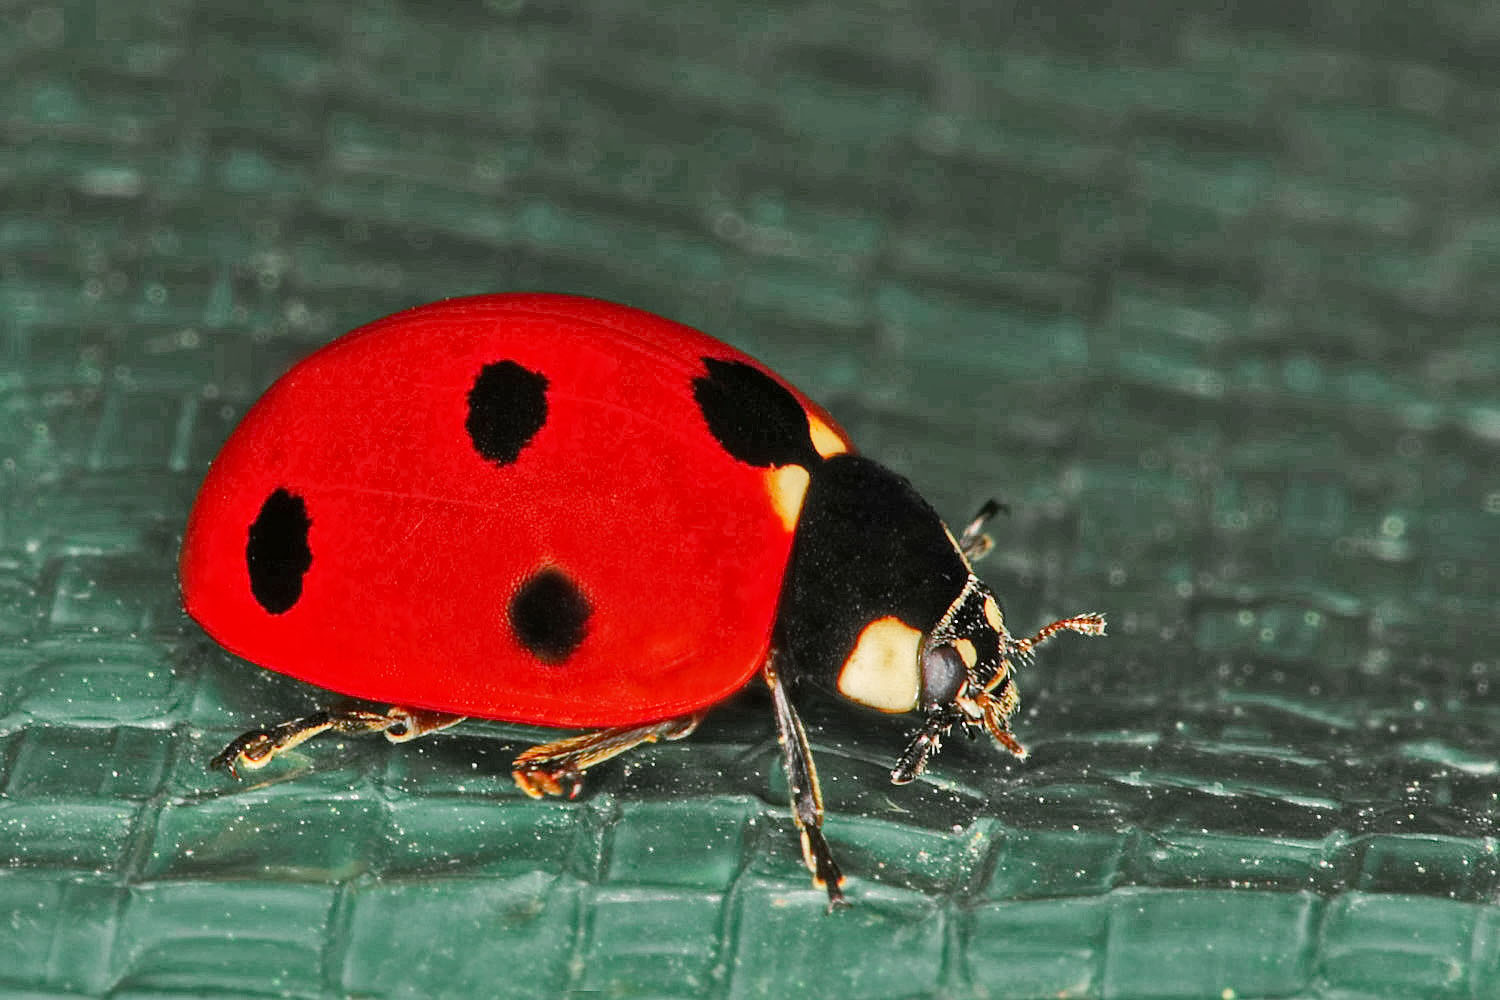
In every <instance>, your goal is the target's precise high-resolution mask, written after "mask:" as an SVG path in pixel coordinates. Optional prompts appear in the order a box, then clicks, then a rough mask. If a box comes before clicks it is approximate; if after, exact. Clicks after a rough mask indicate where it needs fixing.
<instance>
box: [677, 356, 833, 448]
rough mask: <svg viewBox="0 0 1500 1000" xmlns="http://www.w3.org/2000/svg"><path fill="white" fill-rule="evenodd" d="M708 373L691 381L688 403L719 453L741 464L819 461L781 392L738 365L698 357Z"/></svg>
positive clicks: (797, 411)
mask: <svg viewBox="0 0 1500 1000" xmlns="http://www.w3.org/2000/svg"><path fill="white" fill-rule="evenodd" d="M703 365H704V367H705V368H706V369H707V370H708V374H706V375H699V376H698V377H697V378H695V379H693V399H695V400H697V402H698V409H699V410H700V411H701V412H702V413H703V419H704V420H705V421H706V422H707V423H708V430H709V433H711V434H712V435H713V436H714V440H716V441H718V442H719V444H721V445H723V446H724V450H725V451H727V452H729V454H731V455H733V456H734V457H735V458H736V459H738V460H739V461H741V462H744V463H745V464H747V465H754V466H759V467H762V468H764V467H766V466H772V465H801V466H803V467H805V468H808V469H811V468H812V467H813V466H815V465H817V464H818V462H819V461H821V457H820V456H819V455H818V450H817V449H816V448H814V447H813V443H812V430H811V428H810V427H809V426H808V423H807V412H806V411H805V410H803V409H802V404H801V403H799V402H797V397H796V396H793V395H792V394H791V393H790V392H788V391H787V389H786V387H785V386H783V385H782V384H781V383H780V382H777V381H776V380H775V379H773V378H772V377H771V376H769V375H767V374H766V373H765V372H763V371H761V370H760V369H759V368H756V367H755V366H753V365H747V364H745V363H744V362H743V361H719V360H717V359H715V358H704V359H703Z"/></svg>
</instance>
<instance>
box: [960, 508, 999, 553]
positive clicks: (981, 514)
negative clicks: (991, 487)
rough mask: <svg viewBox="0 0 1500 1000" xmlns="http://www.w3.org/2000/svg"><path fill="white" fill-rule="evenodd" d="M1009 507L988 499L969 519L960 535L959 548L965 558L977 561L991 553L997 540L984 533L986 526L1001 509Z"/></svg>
mask: <svg viewBox="0 0 1500 1000" xmlns="http://www.w3.org/2000/svg"><path fill="white" fill-rule="evenodd" d="M1009 509H1010V508H1008V507H1006V506H1005V505H1004V504H1002V503H1000V502H998V501H996V500H986V501H985V502H984V506H983V507H980V508H979V510H978V511H977V512H976V513H975V514H974V516H973V517H972V518H970V519H969V523H968V524H967V525H966V526H965V527H964V531H963V534H961V535H959V536H958V550H959V551H960V552H962V553H963V554H964V558H965V559H967V560H969V562H971V563H976V562H978V561H979V560H981V559H983V558H984V557H985V556H987V555H989V554H990V550H991V549H993V548H994V547H995V540H994V539H993V538H991V537H990V536H989V535H986V534H985V533H984V526H985V524H987V523H988V522H989V519H990V518H992V517H994V516H995V515H996V514H998V513H1000V511H1002V510H1004V511H1008V510H1009Z"/></svg>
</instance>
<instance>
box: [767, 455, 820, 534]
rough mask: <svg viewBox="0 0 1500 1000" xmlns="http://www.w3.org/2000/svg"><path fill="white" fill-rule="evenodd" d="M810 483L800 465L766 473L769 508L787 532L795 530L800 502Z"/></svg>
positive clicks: (800, 508) (799, 513) (799, 512)
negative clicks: (779, 519) (769, 499)
mask: <svg viewBox="0 0 1500 1000" xmlns="http://www.w3.org/2000/svg"><path fill="white" fill-rule="evenodd" d="M811 481H812V477H811V476H809V475H808V473H807V470H806V469H804V468H803V467H802V466H800V465H783V466H781V467H780V468H778V469H772V470H771V471H769V472H767V473H766V492H767V494H769V495H770V497H771V506H772V507H773V508H774V509H775V510H776V516H777V517H779V518H781V523H782V525H783V526H784V527H785V528H786V530H787V531H795V530H796V528H797V518H798V517H799V516H801V514H802V501H803V499H804V498H805V497H806V496H807V484H808V483H809V482H811Z"/></svg>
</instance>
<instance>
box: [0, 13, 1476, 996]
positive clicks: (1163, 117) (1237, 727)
mask: <svg viewBox="0 0 1500 1000" xmlns="http://www.w3.org/2000/svg"><path fill="white" fill-rule="evenodd" d="M0 72H3V79H4V83H3V84H0V358H3V363H0V407H3V409H0V993H5V994H7V995H14V996H27V997H75V996H77V997H82V996H90V997H92V996H104V995H109V996H115V997H135V996H154V995H162V994H178V995H194V996H208V995H231V996H239V997H251V996H292V997H319V996H371V997H374V996H391V997H408V996H445V995H451V996H467V995H484V996H503V997H512V996H514V997H558V996H571V995H603V996H619V997H652V998H669V997H714V998H741V997H762V996H793V995H804V996H826V997H849V998H945V1000H946V998H968V997H974V998H990V997H993V998H1001V997H1005V998H1032V997H1055V996H1070V997H1101V998H1105V997H1111V998H1112V997H1138V998H1144V997H1225V998H1230V997H1234V998H1272V997H1287V998H1294V997H1295V998H1308V997H1330V998H1332V997H1338V998H1352V997H1392V998H1396V997H1400V998H1408V997H1428V996H1431V997H1490V996H1496V995H1500V911H1497V909H1496V907H1495V906H1494V902H1495V900H1496V897H1497V891H1500V857H1497V843H1500V841H1497V839H1496V836H1497V831H1496V818H1495V817H1496V808H1497V801H1496V797H1497V793H1500V759H1497V739H1496V734H1497V729H1500V704H1497V700H1496V699H1497V693H1496V691H1495V690H1493V685H1494V683H1496V680H1497V672H1500V660H1497V655H1496V639H1497V634H1500V625H1497V620H1500V613H1497V612H1500V598H1497V579H1500V568H1497V566H1500V471H1497V464H1500V333H1497V322H1500V290H1497V289H1500V286H1497V284H1496V282H1495V272H1496V265H1497V262H1500V152H1497V149H1500V145H1497V139H1500V5H1496V4H1495V3H1485V2H1461V0H1438V2H1436V3H1433V4H1428V5H1425V6H1424V7H1423V8H1422V9H1420V10H1418V9H1417V8H1415V7H1413V8H1408V7H1406V6H1402V5H1394V4H1385V3H1379V2H1374V0H1339V2H1333V0H1312V2H1310V3H1308V4H1304V5H1292V4H1270V3H1250V2H1242V3H1228V4H1224V5H1217V6H1214V7H1212V8H1211V9H1202V10H1200V9H1195V5H1186V4H1175V3H1170V2H1164V0H1140V2H1137V3H1130V4H1123V3H1122V4H1105V3H1100V2H1085V0H1075V2H1067V0H1064V2H1048V3H1028V2H1002V3H978V2H955V3H947V4H922V5H917V4H912V5H907V4H902V3H895V2H886V3H879V2H868V0H769V2H762V3H758V4H747V3H738V2H731V0H702V2H697V3H691V4H675V3H666V4H663V3H645V2H641V0H566V2H564V0H489V2H485V3H476V2H467V3H459V2H451V0H443V2H431V0H430V2H424V3H415V2H397V0H349V2H342V3H332V2H329V3H303V2H287V0H269V2H263V3H257V4H253V5H252V4H248V3H235V2H231V0H113V2H105V0H76V2H64V3H58V4H45V3H27V2H22V3H16V2H9V3H0ZM511 289H543V290H552V291H569V292H577V293H584V294H591V295H597V296H602V297H606V298H611V299H617V300H621V301H625V302H628V303H630V304H633V305H636V306H640V307H643V308H646V309H650V310H653V311H656V312H659V313H662V314H664V315H667V316H670V317H672V318H675V319H678V320H681V321H684V322H687V323H690V324H693V325H696V326H698V327H700V328H702V329H704V330H707V331H708V332H710V333H713V334H714V335H716V336H718V337H720V338H723V339H725V340H728V341H730V342H732V343H734V344H735V345H737V346H739V347H741V348H743V349H745V350H748V351H750V352H751V353H753V354H755V355H757V356H759V357H760V358H762V359H763V360H764V361H766V362H767V363H768V364H770V365H771V366H772V367H774V368H776V369H777V370H779V371H781V372H782V373H784V374H785V375H787V376H788V377H789V378H791V379H792V380H793V381H794V382H796V383H797V384H799V385H800V386H801V387H803V388H804V389H805V390H806V391H807V392H808V394H809V395H811V396H813V397H814V398H816V399H818V400H820V401H821V402H823V403H824V404H825V405H827V406H828V407H829V409H830V410H831V411H832V412H833V413H834V415H835V416H836V417H837V418H838V419H839V420H841V421H842V422H843V423H844V424H845V425H846V426H847V427H848V428H849V430H850V431H851V432H852V434H853V435H854V437H855V439H856V440H857V441H858V442H859V443H860V445H861V447H862V448H863V450H864V451H866V452H867V453H868V454H870V455H872V456H874V457H876V458H878V459H879V460H881V461H883V462H884V463H886V464H888V465H890V466H891V467H893V468H895V469H897V470H898V471H900V472H902V473H904V474H906V475H907V476H909V477H910V478H912V479H913V480H914V481H915V482H916V484H917V485H918V487H919V488H920V489H921V490H922V491H923V492H924V493H925V494H926V495H927V496H928V498H929V499H931V500H932V501H933V503H934V504H935V505H936V506H937V507H938V508H939V510H940V511H941V512H942V513H943V514H944V515H945V516H946V517H948V518H949V519H950V520H952V521H959V522H961V521H963V520H964V519H966V518H967V516H968V515H969V514H970V513H971V511H972V509H973V508H974V506H975V505H976V504H977V503H978V502H979V501H981V500H983V499H984V498H986V497H989V496H991V495H994V496H998V497H1000V498H1002V499H1003V500H1004V501H1006V502H1007V503H1008V504H1009V505H1010V508H1011V514H1010V516H1009V517H1007V518H1002V519H1000V520H999V521H998V522H997V523H996V524H995V526H994V528H995V534H996V537H997V541H998V543H999V544H998V547H997V551H996V553H995V554H994V555H993V556H992V557H991V558H990V560H989V561H988V562H987V563H985V564H984V566H983V569H984V572H985V575H986V577H987V579H988V580H989V582H990V583H991V584H992V585H993V586H994V587H995V589H996V590H997V591H998V593H999V594H1000V595H1001V598H1002V600H1003V602H1004V604H1005V606H1006V611H1007V617H1008V619H1009V620H1010V622H1011V623H1012V625H1013V627H1014V628H1016V629H1017V630H1018V631H1027V630H1029V629H1030V628H1032V627H1034V626H1035V625H1039V624H1041V623H1043V622H1045V621H1047V620H1050V618H1051V617H1056V616H1058V615H1062V614H1066V613H1071V612H1076V611H1084V610H1099V611H1103V612H1106V613H1108V615H1109V616H1110V621H1111V635H1110V636H1109V637H1108V638H1107V639H1100V640H1085V639H1081V638H1076V637H1064V638H1061V639H1059V640H1057V641H1056V642H1055V643H1053V644H1052V645H1050V646H1049V647H1048V648H1047V649H1046V650H1045V651H1044V652H1043V654H1042V655H1041V656H1040V657H1039V659H1038V661H1037V662H1036V663H1035V664H1034V665H1032V666H1030V667H1028V668H1027V669H1026V671H1025V672H1024V674H1023V676H1022V682H1021V688H1022V691H1023V694H1024V697H1025V701H1024V705H1023V711H1022V714H1021V716H1020V717H1018V720H1017V732H1018V734H1019V735H1020V737H1021V738H1022V740H1023V741H1024V742H1026V743H1027V744H1028V745H1029V746H1030V747H1031V749H1032V751H1033V757H1032V759H1031V761H1030V762H1028V763H1025V764H1016V763H1014V762H1012V761H1010V760H1008V759H1007V758H1006V757H1005V755H1003V754H1001V753H999V752H998V751H997V750H995V749H994V748H992V747H988V746H985V745H983V744H980V743H973V744H966V743H965V742H964V741H962V740H960V741H956V742H955V743H953V744H951V745H950V747H949V748H948V750H947V752H945V754H944V755H943V756H942V757H941V758H940V759H939V761H938V762H937V764H936V766H935V767H934V768H933V770H932V772H931V774H930V775H929V776H927V778H925V779H924V780H923V781H922V782H920V783H918V784H914V785H911V786H907V787H905V788H899V789H898V788H893V787H891V786H890V785H889V784H888V783H887V782H886V780H885V775H886V774H887V773H888V771H889V768H890V766H891V762H892V760H893V758H894V756H895V754H896V753H897V752H898V751H899V749H900V747H901V746H902V742H903V736H904V730H903V728H902V724H901V722H900V720H889V719H885V718H877V717H872V716H869V715H861V714H857V713H855V712H853V711H850V710H847V709H846V708H844V707H842V706H840V705H835V704H831V703H828V702H825V701H820V700H818V699H816V698H809V699H806V703H805V705H804V717H805V719H806V720H807V722H808V724H809V728H810V730H811V736H812V740H813V744H814V747H815V750H816V752H817V754H818V761H819V765H820V767H821V770H822V773H823V779H824V792H825V796H826V799H827V805H828V808H829V810H830V817H829V820H828V826H827V832H828V835H829V837H830V840H831V841H832V843H833V845H834V849H835V850H836V851H837V852H838V853H839V854H840V856H841V858H842V859H843V860H844V862H845V866H846V868H847V869H848V870H849V872H850V873H851V875H852V876H853V878H852V879H851V883H850V887H849V892H850V896H851V898H852V899H853V901H854V903H855V906H854V908H853V909H851V910H849V911H845V912H841V913H839V914H836V915H834V916H832V917H825V916H824V915H823V904H824V900H823V898H822V895H821V893H819V892H817V891H815V890H813V889H811V888H810V887H809V885H808V880H807V877H806V874H805V872H804V870H803V869H802V867H801V862H800V858H799V857H798V853H797V850H796V847H795V837H794V834H793V832H792V829H791V824H790V820H789V818H788V816H787V811H786V807H785V786H784V783H783V781H782V779H781V777H780V775H779V773H778V766H777V761H776V748H775V743H774V739H773V735H772V734H773V727H772V722H771V716H770V712H769V705H768V701H767V699H765V697H764V696H763V695H761V694H760V693H759V692H756V691H752V692H748V693H747V694H746V696H745V697H744V698H743V699H741V700H740V701H738V702H736V703H734V704H733V705H730V706H727V707H726V708H724V709H723V710H721V711H720V712H718V713H716V714H715V715H713V716H711V717H710V720H709V722H708V723H706V724H705V725H704V727H703V728H702V729H701V730H700V731H699V733H698V734H697V736H695V737H694V738H693V739H691V740H688V741H685V742H682V743H673V744H668V745H663V746H660V747H654V748H650V749H648V750H646V751H644V752H641V753H638V754H636V755H634V756H633V757H632V758H630V759H629V760H628V762H623V763H617V764H612V765H609V766H606V767H602V768H600V769H599V772H598V773H597V775H596V776H594V778H593V781H592V784H591V785H590V788H589V790H588V792H586V794H585V795H584V796H583V797H582V798H580V799H579V800H578V801H575V802H556V801H548V802H533V801H530V800H528V799H525V798H523V797H522V796H521V795H520V793H519V792H517V791H516V790H515V788H514V787H513V786H512V785H511V781H510V778H509V775H508V763H509V760H510V758H511V756H512V755H513V754H514V753H515V752H517V751H518V750H519V749H520V748H521V747H523V746H525V745H527V744H528V743H530V742H532V741H533V740H535V739H536V738H538V737H539V736H541V735H542V734H541V733H540V732H539V731H536V730H527V729H524V728H522V727H511V726H503V725H498V724H484V725H469V726H465V727H463V728H461V729H458V730H454V731H451V732H448V733H444V734H441V735H439V736H436V737H433V738H431V739H429V740H426V741H423V743H420V744H413V745H409V746H405V747H391V746H387V745H386V744H385V743H384V742H383V741H380V740H351V741H344V742H342V743H341V742H340V741H338V740H333V739H323V740H319V741H315V742H313V743H310V744H308V745H306V746H305V747H304V748H302V749H301V750H299V751H298V752H297V753H295V754H291V755H288V757H287V758H285V759H284V760H282V761H279V762H278V763H277V764H276V765H275V766H274V767H272V768H270V769H268V770H267V771H265V772H261V773H259V774H257V775H256V776H255V777H254V778H253V779H250V780H246V781H243V782H240V783H235V782H233V781H231V780H230V779H228V778H227V777H225V776H223V775H220V774H212V775H210V774H207V773H205V771H204V769H203V764H204V762H205V761H206V760H207V759H208V757H209V756H211V755H212V753H214V752H215V751H216V750H217V749H218V748H219V747H220V746H221V745H222V744H223V742H224V741H225V740H227V739H228V738H229V737H230V736H232V735H234V734H235V733H237V732H239V731H240V730H242V729H244V728H247V727H248V726H250V725H252V724H254V723H257V722H265V721H269V720H273V719H278V718H282V717H287V716H290V715H294V714H298V713H300V712H303V711H305V710H307V709H309V708H311V707H312V706H314V705H315V704H317V703H318V701H319V695H318V693H317V692H315V691H312V690H310V689H307V688H305V687H302V686H300V685H298V684H296V683H295V682H292V681H289V680H286V679H284V678H279V677H272V676H270V675H267V674H265V673H264V672H261V671H259V670H257V669H255V668H253V667H251V666H249V665H247V664H244V663H242V662H240V661H238V660H236V659H235V658H233V657H231V656H229V655H228V654H226V653H224V652H222V651H220V650H218V649H217V648H216V647H215V646H214V645H213V644H212V643H211V642H209V641H208V640H207V639H205V638H204V637H203V636H202V634H201V633H200V632H199V631H198V629H197V628H196V627H194V626H193V625H192V624H191V623H190V622H188V621H187V620H186V619H185V618H184V617H183V616H182V614H181V612H180V611H179V610H178V607H177V597H176V588H175V569H174V558H175V551H176V545H177V542H178V539H179V536H180V531H181V525H182V521H183V518H184V516H185V514H186V512H187V508H188V505H189V504H190V502H191V498H192V496H193V492H194V490H195V488H196V486H197V483H198V481H199V480H200V478H201V476H202V474H203V472H204V469H205V468H206V466H207V464H208V462H209V460H210V459H211V458H212V456H213V454H214V452H215V449H216V448H217V446H218V444H219V443H220V442H221V441H222V440H223V438H224V437H225V435H226V434H227V433H228V432H229V430H230V428H231V427H232V426H233V425H234V423H235V421H236V419H237V418H238V417H239V415H240V414H242V413H243V411H244V409H245V407H246V406H247V405H248V404H249V403H250V402H251V401H252V400H253V399H254V398H255V396H256V395H257V394H258V393H259V392H260V391H261V390H262V389H263V388H264V387H265V386H266V385H267V384H269V382H270V381H271V380H272V379H274V378H275V376H276V375H277V374H279V373H280V372H281V371H283V370H284V369H285V368H286V366H287V365H289V364H290V363H291V362H292V361H294V360H295V359H296V358H298V357H300V356H301V355H303V354H304V353H306V352H307V351H309V350H310V349H312V348H314V347H315V346H317V345H320V344H322V343H325V342H327V341H328V340H330V339H331V338H333V337H334V336H336V335H337V334H339V333H340V332H342V331H344V330H346V329H349V328H351V327H354V326H357V325H359V324H361V323H363V322H366V321H368V320H370V319H373V318H376V317H378V316H380V315H383V314H385V313H387V312H390V311H393V310H395V309H398V308H401V307H405V306H409V305H414V304H418V303H421V302H425V301H430V300H432V299H436V298H441V297H444V296H450V295H457V294H463V293H471V292H482V291H501V290H511Z"/></svg>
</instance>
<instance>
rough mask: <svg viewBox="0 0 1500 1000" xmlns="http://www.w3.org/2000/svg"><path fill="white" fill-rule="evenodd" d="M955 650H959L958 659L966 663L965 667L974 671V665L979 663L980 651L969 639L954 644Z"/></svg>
mask: <svg viewBox="0 0 1500 1000" xmlns="http://www.w3.org/2000/svg"><path fill="white" fill-rule="evenodd" d="M953 648H954V649H956V650H958V658H959V659H960V660H963V661H964V666H966V667H969V668H970V669H973V667H974V664H976V663H978V662H979V651H978V650H977V649H975V648H974V644H973V643H972V642H970V641H969V640H968V639H959V640H958V641H957V642H955V643H954V644H953Z"/></svg>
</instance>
